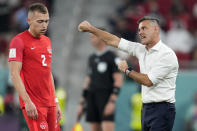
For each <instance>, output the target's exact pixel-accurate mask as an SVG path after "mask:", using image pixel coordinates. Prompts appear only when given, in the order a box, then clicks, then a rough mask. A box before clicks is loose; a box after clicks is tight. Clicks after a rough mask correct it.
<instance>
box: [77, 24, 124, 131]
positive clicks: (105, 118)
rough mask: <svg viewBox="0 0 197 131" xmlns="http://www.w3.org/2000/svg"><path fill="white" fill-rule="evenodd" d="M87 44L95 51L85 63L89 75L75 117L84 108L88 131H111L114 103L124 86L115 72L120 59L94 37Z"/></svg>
mask: <svg viewBox="0 0 197 131" xmlns="http://www.w3.org/2000/svg"><path fill="white" fill-rule="evenodd" d="M100 29H102V30H104V29H103V28H100ZM90 41H91V43H92V45H93V46H94V47H95V48H96V50H97V51H96V52H95V53H94V54H92V55H90V57H89V60H88V74H87V77H86V79H85V84H84V86H83V93H82V98H81V100H80V106H79V108H78V112H77V117H78V118H79V117H80V116H81V114H82V112H83V109H84V107H85V105H86V114H87V116H86V120H87V122H89V124H90V129H91V131H113V130H114V122H113V121H114V109H115V102H116V99H117V96H118V94H119V92H120V88H121V86H122V83H123V77H122V74H121V73H120V72H119V70H118V68H117V63H118V59H119V58H118V57H116V55H115V54H114V53H113V52H112V51H109V50H107V49H106V44H105V43H104V41H102V40H101V39H99V38H97V37H96V36H95V35H93V34H90Z"/></svg>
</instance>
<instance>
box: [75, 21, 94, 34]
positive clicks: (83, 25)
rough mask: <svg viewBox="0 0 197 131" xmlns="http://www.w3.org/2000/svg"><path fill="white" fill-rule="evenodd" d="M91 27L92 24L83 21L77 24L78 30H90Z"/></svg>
mask: <svg viewBox="0 0 197 131" xmlns="http://www.w3.org/2000/svg"><path fill="white" fill-rule="evenodd" d="M91 27H92V26H91V25H90V23H89V22H87V21H83V22H81V23H80V24H79V26H78V30H79V31H80V32H89V30H90V28H91Z"/></svg>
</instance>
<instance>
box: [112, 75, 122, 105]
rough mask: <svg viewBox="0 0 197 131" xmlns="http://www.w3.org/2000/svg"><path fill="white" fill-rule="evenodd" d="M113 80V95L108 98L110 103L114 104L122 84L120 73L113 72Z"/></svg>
mask: <svg viewBox="0 0 197 131" xmlns="http://www.w3.org/2000/svg"><path fill="white" fill-rule="evenodd" d="M113 79H114V84H113V85H114V90H113V93H112V94H111V96H110V101H111V102H113V101H114V102H115V101H116V99H117V96H118V95H119V92H120V88H121V87H122V84H123V76H122V74H121V73H120V72H115V73H113Z"/></svg>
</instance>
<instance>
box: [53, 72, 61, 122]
mask: <svg viewBox="0 0 197 131" xmlns="http://www.w3.org/2000/svg"><path fill="white" fill-rule="evenodd" d="M51 82H52V86H53V91H54V95H55V84H54V78H53V74H52V73H51ZM55 103H56V112H57V121H60V120H61V110H60V106H59V101H58V98H57V97H55Z"/></svg>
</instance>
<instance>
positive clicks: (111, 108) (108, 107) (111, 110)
mask: <svg viewBox="0 0 197 131" xmlns="http://www.w3.org/2000/svg"><path fill="white" fill-rule="evenodd" d="M114 110H115V103H113V102H108V103H107V105H106V106H105V110H104V115H105V116H108V115H111V114H113V113H114Z"/></svg>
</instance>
